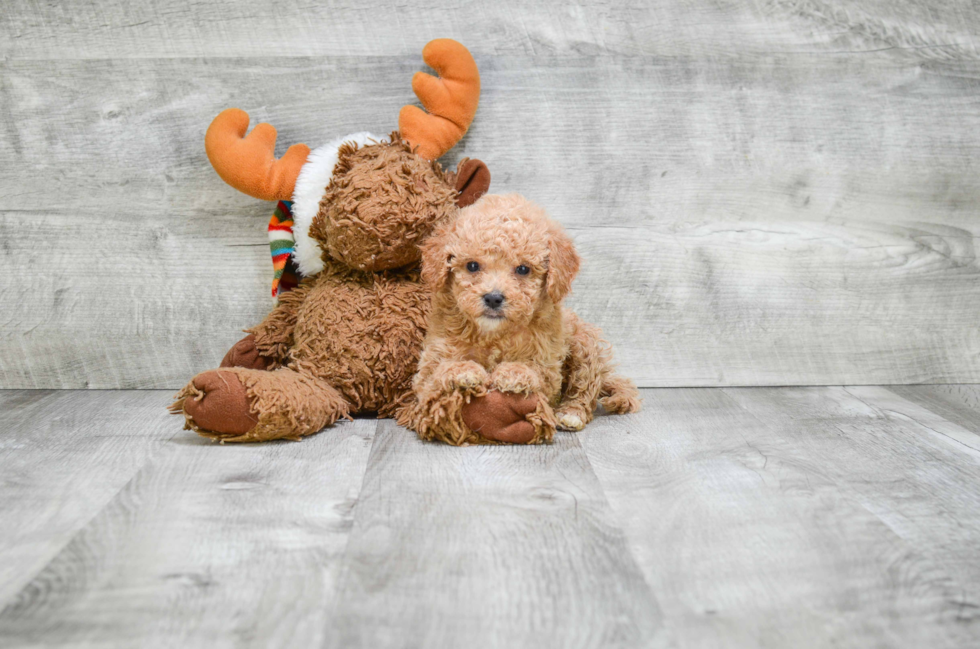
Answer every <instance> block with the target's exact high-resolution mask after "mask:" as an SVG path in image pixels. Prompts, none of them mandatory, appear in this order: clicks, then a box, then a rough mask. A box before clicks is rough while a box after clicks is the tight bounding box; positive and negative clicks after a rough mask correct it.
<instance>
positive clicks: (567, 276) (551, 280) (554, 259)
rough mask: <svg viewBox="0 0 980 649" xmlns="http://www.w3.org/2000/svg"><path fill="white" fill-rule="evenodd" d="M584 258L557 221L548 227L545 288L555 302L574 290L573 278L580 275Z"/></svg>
mask: <svg viewBox="0 0 980 649" xmlns="http://www.w3.org/2000/svg"><path fill="white" fill-rule="evenodd" d="M581 264H582V260H581V259H580V258H579V256H578V253H577V252H575V244H574V243H572V239H571V238H570V237H569V236H568V235H567V234H565V231H564V230H563V229H562V228H561V226H560V225H558V224H557V223H553V224H552V225H551V226H550V227H549V228H548V277H547V279H546V281H545V290H547V291H548V297H550V298H551V301H552V302H554V303H555V304H558V303H559V302H561V301H562V300H563V299H564V298H565V296H566V295H568V292H569V291H571V290H572V280H573V279H575V276H576V275H578V269H579V266H580V265H581Z"/></svg>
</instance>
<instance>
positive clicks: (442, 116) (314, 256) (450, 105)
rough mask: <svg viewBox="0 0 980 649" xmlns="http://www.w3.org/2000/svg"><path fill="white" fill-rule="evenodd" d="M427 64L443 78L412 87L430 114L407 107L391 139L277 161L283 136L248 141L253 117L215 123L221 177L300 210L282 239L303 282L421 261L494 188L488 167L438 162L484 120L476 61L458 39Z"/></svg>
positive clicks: (292, 151)
mask: <svg viewBox="0 0 980 649" xmlns="http://www.w3.org/2000/svg"><path fill="white" fill-rule="evenodd" d="M422 56H423V58H424V59H425V62H426V63H428V64H429V65H431V66H432V67H433V68H434V69H435V70H436V71H437V72H438V73H439V75H440V76H439V77H438V78H437V77H433V76H430V75H428V74H424V73H421V72H419V73H416V75H415V77H414V78H413V79H412V87H413V89H414V90H415V93H416V94H417V95H418V96H419V99H420V100H421V101H422V104H423V106H425V108H426V109H427V110H428V112H424V111H422V110H421V109H419V108H417V107H415V106H405V107H404V108H403V109H402V111H401V113H400V115H399V131H396V132H395V133H392V134H391V135H390V136H389V137H387V138H385V137H377V136H373V135H371V134H370V133H355V134H351V135H348V136H344V137H342V138H338V139H337V140H334V141H333V142H330V143H328V144H326V145H324V146H322V147H319V148H318V149H315V150H313V151H311V150H310V149H309V147H307V146H306V145H304V144H296V145H293V146H291V147H290V148H289V150H288V151H287V152H286V154H285V155H283V157H282V158H280V159H278V160H276V159H275V157H274V156H273V150H274V148H275V138H276V131H275V129H274V128H273V127H271V126H269V125H268V124H259V125H258V126H256V127H255V128H254V129H253V130H252V132H251V133H250V134H249V135H248V137H243V136H244V135H245V132H246V130H247V129H248V123H249V119H248V115H247V114H246V113H245V112H243V111H241V110H238V109H235V108H232V109H228V110H226V111H224V112H222V113H221V114H220V115H218V117H216V118H215V119H214V121H213V122H212V123H211V126H210V128H209V129H208V133H207V136H206V137H205V148H206V149H207V153H208V157H209V159H210V160H211V164H212V166H214V168H215V171H217V172H218V174H219V175H220V176H221V177H222V178H223V179H224V180H225V181H226V182H227V183H228V184H230V185H232V186H233V187H235V188H237V189H239V190H241V191H242V192H245V193H246V194H249V195H251V196H255V197H256V198H261V199H264V200H279V201H284V202H286V203H285V209H291V216H292V218H293V219H294V223H293V224H292V227H291V231H288V232H286V231H287V229H288V228H287V227H285V226H283V225H282V224H283V223H284V222H286V221H284V220H282V219H280V220H276V219H274V222H275V223H276V234H275V236H280V237H286V236H287V234H288V237H289V238H286V239H281V240H279V241H282V242H283V243H284V244H287V243H292V239H293V238H294V239H295V247H294V248H293V247H283V248H282V250H288V253H289V254H290V255H291V261H293V262H294V263H295V264H296V266H297V267H298V270H299V271H300V273H302V274H303V275H314V274H316V273H318V272H320V270H322V269H323V265H324V262H326V261H328V260H331V259H332V260H335V261H339V262H342V263H344V264H346V265H348V266H350V267H351V268H355V269H358V270H363V271H380V270H387V269H393V268H399V267H402V266H406V265H408V264H412V263H414V262H417V261H418V260H419V257H420V252H419V247H418V245H419V243H420V242H421V240H422V239H423V238H424V237H425V236H427V235H428V234H429V232H430V231H431V230H432V229H433V228H434V227H435V226H436V225H437V224H439V223H440V222H442V221H444V220H446V219H447V218H448V217H449V216H450V215H452V214H453V213H455V210H456V208H457V206H465V205H468V204H470V203H472V202H474V201H475V200H476V199H477V198H479V197H480V196H481V195H482V194H484V193H485V192H486V191H487V189H488V188H489V185H490V172H489V170H488V169H487V167H486V165H484V164H483V163H482V162H480V161H479V160H463V161H462V162H460V164H459V166H458V167H457V170H456V172H445V171H443V169H442V167H441V166H440V165H439V163H438V162H436V159H437V158H438V157H439V156H441V155H442V154H443V153H445V152H446V151H448V150H449V149H451V148H452V147H453V146H454V145H455V144H456V142H458V141H459V139H460V138H462V137H463V135H464V134H465V133H466V130H467V128H468V127H469V125H470V122H471V121H472V119H473V116H474V114H475V112H476V107H477V103H478V102H479V96H480V75H479V72H478V71H477V68H476V63H475V62H474V60H473V57H472V56H471V55H470V53H469V52H468V51H467V50H466V48H465V47H463V46H462V45H460V44H459V43H457V42H455V41H452V40H449V39H439V40H435V41H432V42H430V43H429V44H428V45H426V47H425V48H424V49H423V52H422ZM287 201H291V202H287ZM271 232H272V229H271V228H270V233H271ZM273 255H274V257H275V251H274V252H273ZM277 268H278V266H277Z"/></svg>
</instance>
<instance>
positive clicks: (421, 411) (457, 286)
mask: <svg viewBox="0 0 980 649" xmlns="http://www.w3.org/2000/svg"><path fill="white" fill-rule="evenodd" d="M579 264H580V260H579V256H578V254H577V253H576V252H575V247H574V245H573V244H572V241H571V239H570V238H569V237H568V235H566V234H565V232H564V231H563V230H562V229H561V226H559V225H558V224H557V223H556V222H555V221H552V220H551V219H550V218H548V216H547V215H546V214H545V212H544V210H543V209H541V208H540V207H538V206H537V205H535V204H534V203H532V202H530V201H528V200H527V199H525V198H523V197H521V196H519V195H516V194H510V195H506V196H494V195H487V196H484V197H483V198H481V199H480V200H478V201H477V202H476V203H474V204H473V205H471V206H469V207H467V208H465V209H463V210H461V211H460V212H459V216H458V218H457V219H456V220H454V221H452V222H450V223H447V224H446V225H444V226H442V227H441V228H440V229H438V230H437V231H436V232H435V233H434V234H433V236H432V237H430V238H429V239H428V240H427V241H426V242H425V243H424V244H423V245H422V279H423V280H424V281H425V282H426V284H427V285H428V286H429V287H430V288H431V290H432V291H433V298H432V307H431V311H430V313H429V324H428V332H427V335H426V338H425V343H424V346H423V350H422V356H421V358H420V360H419V367H418V372H417V374H416V375H415V378H414V382H413V387H414V392H415V397H416V401H415V403H413V404H411V405H409V406H408V407H407V408H406V410H404V411H403V413H402V415H401V416H400V417H399V420H400V421H401V423H403V424H405V425H408V426H410V427H412V428H414V429H415V430H416V432H418V434H419V435H420V437H422V438H423V439H433V438H436V439H441V440H443V441H446V442H448V443H450V444H470V443H494V442H518V443H542V442H547V441H550V440H551V438H552V436H553V435H554V431H555V428H561V429H564V430H581V429H582V428H583V427H585V425H586V424H587V423H588V422H589V421H591V420H592V416H593V413H594V411H595V409H596V406H597V405H598V404H599V403H602V405H603V406H604V407H605V409H606V410H607V411H609V412H612V413H629V412H636V411H637V410H639V407H640V400H639V393H638V391H637V389H636V386H635V385H634V384H633V382H632V381H630V380H629V379H627V378H625V377H622V376H618V375H616V374H615V373H614V371H613V365H612V353H611V350H610V347H609V344H608V343H607V342H606V341H604V340H603V339H602V332H601V331H600V330H599V329H598V327H595V326H593V325H591V324H588V323H586V322H584V321H582V320H580V319H579V318H578V317H577V316H576V315H575V314H574V313H573V312H571V311H569V310H568V309H565V308H563V307H562V304H561V303H562V300H563V299H564V297H565V296H566V295H567V294H568V292H569V291H570V290H571V286H572V280H573V279H574V278H575V275H576V274H577V273H578V269H579ZM494 392H497V393H502V395H503V396H501V395H500V394H494ZM501 398H506V399H509V401H508V402H507V404H505V405H507V406H508V408H509V412H510V414H511V416H513V417H517V418H521V417H522V416H523V419H521V420H520V421H519V422H518V423H517V424H515V425H514V426H511V427H510V428H509V429H508V431H507V432H506V434H500V433H499V432H494V433H490V432H488V430H483V429H482V427H481V426H480V424H479V422H476V423H474V421H473V420H474V417H473V416H472V411H473V409H474V408H475V407H476V404H477V402H480V401H481V400H482V401H484V402H485V403H486V402H489V401H490V400H493V399H498V401H499V399H501ZM468 404H469V405H468ZM467 408H470V409H471V413H470V414H471V416H470V417H467V416H466V412H465V411H466V409H467ZM498 413H499V409H498ZM467 419H469V424H470V425H467ZM476 419H479V418H478V417H477V418H476ZM474 428H476V430H474Z"/></svg>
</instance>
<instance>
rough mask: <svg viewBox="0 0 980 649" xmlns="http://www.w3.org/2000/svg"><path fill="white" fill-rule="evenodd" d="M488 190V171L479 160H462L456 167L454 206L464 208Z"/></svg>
mask: <svg viewBox="0 0 980 649" xmlns="http://www.w3.org/2000/svg"><path fill="white" fill-rule="evenodd" d="M489 189H490V170H489V169H488V168H487V165H485V164H484V163H483V162H482V161H481V160H470V159H469V158H463V159H462V160H460V161H459V164H458V165H456V192H457V196H456V204H457V205H458V206H460V207H466V206H467V205H472V204H473V203H475V202H476V200H477V199H478V198H480V197H481V196H483V195H484V194H486V193H487V191H488V190H489Z"/></svg>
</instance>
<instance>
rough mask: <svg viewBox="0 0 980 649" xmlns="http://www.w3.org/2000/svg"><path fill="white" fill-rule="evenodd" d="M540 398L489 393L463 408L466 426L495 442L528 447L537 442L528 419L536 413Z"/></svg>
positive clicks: (507, 393) (495, 392)
mask: <svg viewBox="0 0 980 649" xmlns="http://www.w3.org/2000/svg"><path fill="white" fill-rule="evenodd" d="M537 406H538V398H537V397H536V396H534V395H532V396H530V397H524V396H522V395H519V394H512V393H509V392H498V391H496V390H494V391H491V392H488V393H487V394H486V395H485V396H482V397H477V398H476V399H473V400H472V401H471V402H470V403H468V404H466V405H465V406H463V412H462V415H463V423H465V424H466V425H467V426H468V427H469V429H470V430H472V431H473V432H475V433H479V434H480V435H482V436H483V437H486V438H487V439H489V440H492V441H495V442H504V443H507V444H527V443H528V442H530V441H531V440H532V439H534V435H535V432H534V425H533V424H532V423H531V422H529V421H527V420H526V419H525V417H526V416H527V415H529V414H530V413H532V412H534V410H535V408H537Z"/></svg>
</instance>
